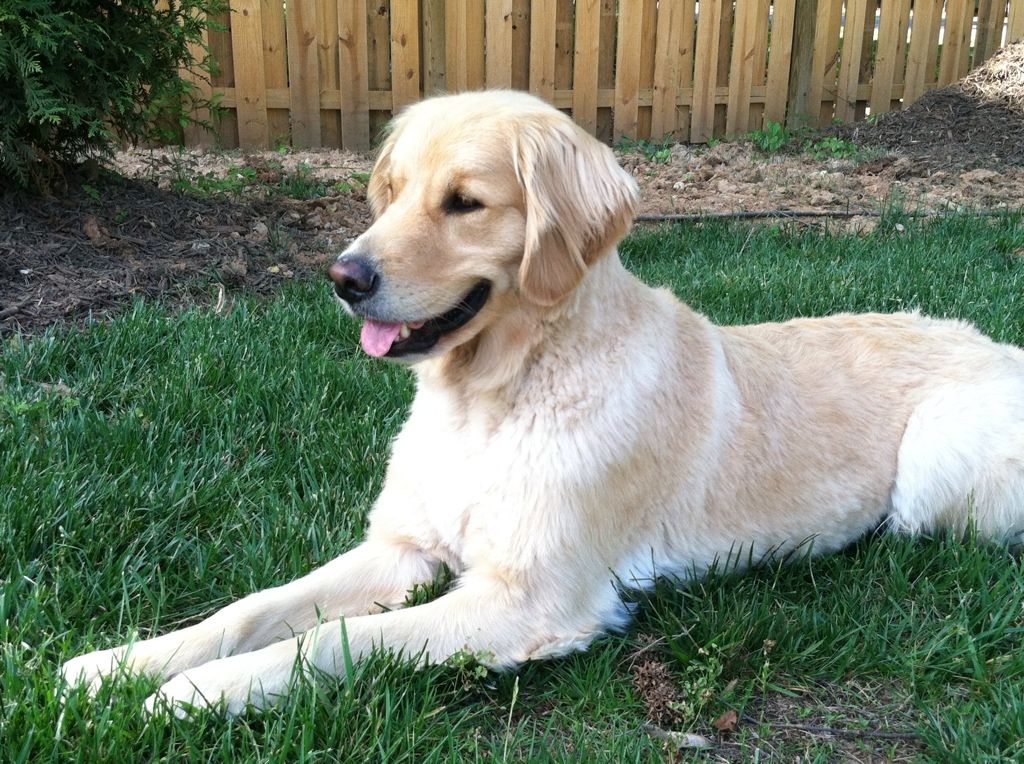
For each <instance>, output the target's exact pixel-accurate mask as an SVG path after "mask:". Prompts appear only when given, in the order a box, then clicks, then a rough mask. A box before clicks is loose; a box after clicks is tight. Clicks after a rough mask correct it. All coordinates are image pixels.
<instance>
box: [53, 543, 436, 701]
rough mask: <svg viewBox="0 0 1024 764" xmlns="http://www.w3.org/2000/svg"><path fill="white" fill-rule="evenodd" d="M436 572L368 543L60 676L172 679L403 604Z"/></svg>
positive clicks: (73, 663) (387, 546) (92, 680)
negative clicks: (331, 622) (320, 625)
mask: <svg viewBox="0 0 1024 764" xmlns="http://www.w3.org/2000/svg"><path fill="white" fill-rule="evenodd" d="M436 571H437V561H436V560H433V559H431V558H429V557H428V556H427V555H425V554H424V553H423V552H421V551H420V550H418V549H416V548H415V547H413V546H411V545H408V544H405V543H395V542H391V541H385V540H376V541H368V542H366V543H364V544H362V545H360V546H358V547H356V548H355V549H353V550H352V551H350V552H348V553H346V554H343V555H342V556H340V557H338V558H336V559H335V560H333V561H331V562H329V563H328V564H327V565H325V566H323V567H322V568H319V569H317V570H315V571H313V572H312V573H310V574H308V575H306V576H304V577H303V578H300V579H297V580H296V581H293V582H291V583H289V584H285V585H284V586H279V587H275V588H273V589H266V590H264V591H261V592H257V593H256V594H252V595H249V596H248V597H246V598H244V599H241V600H239V601H238V602H235V603H232V604H231V605H228V606H227V607H225V608H223V609H222V610H219V611H217V612H216V613H214V614H213V615H212V616H210V617H209V618H207V619H205V620H204V621H201V622H200V623H197V624H195V625H194V626H189V627H187V628H184V629H180V630H179V631H175V632H171V633H170V634H164V635H162V636H159V637H155V638H153V639H147V640H143V641H141V642H135V643H131V644H127V645H122V646H121V647H116V648H113V649H110V650H98V651H96V652H91V653H86V654H85V655H80V656H78V657H77V658H74V659H72V660H70V661H68V662H67V663H66V664H64V666H63V667H62V669H61V673H62V675H63V677H64V679H65V681H67V682H69V683H77V682H84V683H86V684H88V685H89V687H90V689H91V690H93V691H95V690H96V689H97V688H98V686H99V683H100V682H101V681H102V680H103V678H104V677H106V676H108V675H110V674H112V673H114V672H116V671H117V670H119V669H120V668H123V669H124V670H126V671H129V672H132V673H139V674H146V675H149V676H174V675H175V674H178V673H179V672H181V671H184V670H185V669H188V668H191V667H193V666H199V665H201V664H205V663H207V662H209V661H213V660H215V659H217V658H221V657H223V656H227V655H234V654H236V653H247V652H249V651H251V650H257V649H259V648H261V647H264V646H266V645H268V644H271V643H272V642H274V641H277V640H282V639H290V638H291V637H292V636H293V635H295V634H297V633H301V632H304V631H306V630H308V629H310V628H311V627H312V626H314V625H315V624H316V623H317V621H318V619H320V618H326V619H334V618H337V617H338V616H339V615H362V614H365V613H371V612H374V611H375V610H379V609H381V606H384V607H395V606H398V605H401V603H402V601H403V599H404V598H405V595H406V593H407V592H408V591H409V589H411V588H412V587H413V586H415V585H416V584H419V583H424V582H427V581H429V580H431V579H432V578H433V577H434V575H435V574H436ZM321 614H322V615H321Z"/></svg>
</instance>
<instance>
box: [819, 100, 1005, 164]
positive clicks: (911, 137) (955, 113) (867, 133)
mask: <svg viewBox="0 0 1024 764" xmlns="http://www.w3.org/2000/svg"><path fill="white" fill-rule="evenodd" d="M825 134H826V135H836V136H839V137H841V138H845V139H847V140H851V141H853V142H854V143H856V144H857V145H858V146H863V147H874V148H884V149H891V150H893V151H896V152H898V153H900V154H902V155H904V156H907V157H911V158H913V159H916V160H918V161H917V164H921V165H922V166H925V167H927V168H928V169H930V170H972V169H975V168H981V167H986V168H993V169H996V168H1002V167H1006V166H1024V113H1021V112H1020V111H1016V110H1014V109H1012V108H1010V107H1008V106H1007V105H1006V104H1005V103H1002V102H999V101H994V100H987V99H984V98H982V97H980V96H978V95H972V94H968V93H965V92H964V91H963V89H962V88H961V87H960V86H959V85H950V86H949V87H945V88H940V89H937V90H932V91H929V92H928V93H925V94H924V95H923V96H921V98H919V99H918V100H917V101H915V102H914V103H912V104H911V105H910V106H909V107H907V108H906V109H904V110H903V111H896V112H890V113H888V114H883V115H881V116H880V117H879V118H878V120H877V121H876V122H875V123H874V124H864V123H860V124H846V125H834V126H832V127H830V128H828V129H827V130H826V131H825Z"/></svg>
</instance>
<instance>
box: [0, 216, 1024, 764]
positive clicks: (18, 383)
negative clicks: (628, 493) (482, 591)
mask: <svg viewBox="0 0 1024 764" xmlns="http://www.w3.org/2000/svg"><path fill="white" fill-rule="evenodd" d="M894 222H895V221H894V220H889V221H886V222H885V223H883V225H882V226H881V227H880V229H879V230H878V231H877V232H876V233H874V234H872V235H870V236H867V237H864V238H855V237H837V236H825V235H821V234H819V233H816V232H813V231H799V230H793V229H788V228H778V227H759V228H750V227H744V226H725V225H711V226H705V227H683V228H665V229H659V230H640V231H638V232H637V233H635V234H634V235H633V236H632V237H631V238H630V239H629V240H628V241H627V242H626V243H625V245H624V247H623V249H624V253H625V257H626V259H627V261H628V263H629V265H630V266H631V267H632V268H633V269H634V270H635V271H637V272H638V273H639V274H640V275H641V276H642V277H643V278H644V279H646V280H647V281H649V282H651V283H658V284H666V285H670V286H671V287H672V288H673V289H674V290H675V291H676V292H677V293H678V294H679V295H680V296H681V297H682V298H684V299H685V300H687V301H689V302H690V303H691V304H693V305H694V306H695V307H697V308H698V309H700V310H702V311H704V312H706V313H708V314H709V315H710V316H711V317H712V318H713V319H715V320H717V321H719V322H751V321H762V320H776V319H785V318H789V317H793V316H808V315H819V314H828V313H835V312H839V311H848V310H854V311H861V310H882V311H892V310H904V309H914V308H920V309H921V310H923V311H925V312H927V313H930V314H934V315H943V316H957V317H963V318H967V319H970V320H972V321H974V322H976V323H977V324H978V325H979V326H980V327H981V328H982V329H984V330H985V331H987V332H989V333H990V334H992V335H994V336H995V337H997V338H998V339H1000V340H1004V341H1009V342H1015V343H1018V344H1024V226H1022V220H1021V218H1020V216H1017V217H1015V218H1007V219H999V220H992V219H989V220H981V219H976V218H969V217H962V218H956V219H951V220H945V221H939V222H934V223H930V224H924V223H915V222H910V221H906V220H904V221H901V222H902V223H903V224H904V226H905V229H904V230H903V232H899V231H897V229H896V228H895V226H894ZM0 369H2V376H0V662H2V665H3V675H2V677H0V761H17V762H20V761H57V760H59V761H64V760H69V761H107V762H122V761H145V762H150V761H160V760H178V759H180V758H184V757H188V760H190V761H195V762H204V761H224V762H227V761H231V762H239V761H279V762H295V761H317V762H320V761H336V760H345V761H372V760H380V761H388V762H397V761H415V762H428V761H466V760H475V759H483V760H524V761H525V760H529V761H547V760H560V761H588V762H589V761H634V760H639V761H660V760H663V758H664V757H665V755H666V754H665V743H664V742H662V741H660V740H658V739H654V738H652V737H651V736H650V735H648V734H646V733H645V732H644V731H643V725H644V724H645V722H653V723H655V724H657V725H658V726H659V727H661V728H662V729H665V730H671V731H693V732H697V733H701V734H704V735H708V736H712V737H714V734H715V733H714V730H713V728H712V726H711V725H712V722H713V721H714V720H715V719H716V718H717V717H718V716H719V715H720V714H721V713H722V712H724V711H727V710H729V709H735V710H737V711H738V713H739V714H740V716H741V718H742V719H743V721H741V724H740V728H739V730H738V731H736V732H733V733H731V734H727V735H725V736H723V737H722V739H721V740H720V741H717V740H716V747H715V748H714V749H712V751H711V752H710V753H698V752H692V751H688V752H684V754H683V756H684V757H693V758H695V759H698V760H709V761H715V760H720V759H722V758H724V759H728V760H738V761H747V760H753V759H755V758H756V757H759V758H761V759H762V760H783V759H784V760H793V758H794V757H795V756H797V755H800V756H804V757H805V758H804V760H805V761H815V760H820V761H828V760H835V759H836V758H839V757H841V756H853V757H856V758H865V759H866V758H868V757H869V756H871V755H883V756H884V755H889V756H900V757H903V756H909V757H914V756H917V757H921V758H922V759H935V758H940V759H943V760H956V759H959V760H961V761H972V762H975V761H981V760H983V759H984V758H985V757H992V758H993V759H999V758H1006V757H1014V756H1016V757H1018V758H1019V757H1021V756H1024V742H1022V741H1024V649H1022V648H1024V571H1022V569H1021V563H1020V561H1019V560H1018V559H1016V558H1015V557H1013V556H1011V555H1010V554H1009V553H1008V552H1007V551H1006V550H1005V549H1000V548H993V547H988V546H985V545H981V544H975V543H971V542H970V541H968V542H961V541H959V540H953V539H937V540H917V541H913V540H907V539H902V538H895V537H886V536H880V537H878V538H874V539H870V540H865V541H864V542H862V543H860V544H858V545H856V546H854V547H853V548H851V549H849V550H847V551H845V552H844V553H842V554H840V555H836V556H833V557H830V558H826V559H819V560H814V561H808V560H806V559H802V560H796V561H794V562H793V563H792V564H790V565H788V566H784V567H781V568H780V567H772V568H763V569H760V570H758V571H755V572H753V573H750V574H746V575H743V576H737V575H731V574H729V573H728V571H722V572H720V573H719V574H717V575H714V576H712V577H711V578H709V579H708V580H706V581H705V582H703V583H702V584H700V585H697V586H693V587H691V588H689V589H685V590H681V589H679V588H678V587H675V586H673V585H670V584H664V585H662V586H661V587H659V590H658V591H657V592H656V593H655V594H653V595H651V596H650V597H649V598H647V599H646V601H645V604H644V605H643V607H642V608H641V615H640V617H639V618H638V620H637V622H636V624H635V625H634V626H633V628H631V630H630V631H629V632H628V633H627V634H625V635H620V636H612V637H609V638H606V639H604V640H602V641H600V642H599V643H597V644H595V646H594V647H593V648H592V649H591V650H590V652H589V653H587V654H582V655H576V656H572V657H569V658H566V659H562V660H557V661H550V662H545V663H537V664H531V665H528V666H526V667H524V668H522V669H521V670H520V671H518V672H516V673H514V674H505V675H497V674H487V675H485V676H483V677H481V676H479V673H480V672H477V671H475V670H474V667H472V666H445V667H433V668H429V669H426V670H424V671H419V672H417V671H413V670H412V669H411V668H410V667H409V666H408V665H407V664H405V663H403V662H402V661H400V660H396V659H394V658H392V657H387V656H379V657H377V658H375V659H373V660H371V661H369V662H367V663H365V664H363V665H362V666H360V667H359V669H358V671H357V672H356V676H355V677H353V680H352V681H351V682H346V683H339V682H337V681H330V680H322V681H318V682H317V683H316V684H315V685H308V686H305V687H304V688H303V689H302V690H301V691H299V692H297V693H295V695H294V696H293V697H291V698H290V699H289V700H288V701H287V702H286V703H285V704H284V705H283V706H281V707H279V708H277V709H275V710H273V711H270V712H266V713H262V714H254V715H250V716H247V717H243V718H239V719H234V720H230V721H225V720H222V719H219V718H216V717H210V716H206V715H202V716H200V717H199V718H198V719H196V720H193V721H190V722H181V721H159V722H156V723H152V724H147V723H146V722H145V720H144V719H143V717H142V715H141V712H140V709H141V705H142V701H143V699H144V698H145V697H146V696H147V695H148V694H149V693H150V692H152V690H153V689H154V684H153V683H151V682H149V681H145V680H138V679H136V680H130V681H125V682H122V683H119V684H117V685H116V686H115V687H113V688H108V689H105V690H104V691H103V692H102V693H101V695H100V697H99V698H98V699H97V700H96V701H89V700H88V699H86V698H85V697H84V695H83V694H82V693H81V692H79V693H77V694H73V695H71V697H70V698H69V700H68V703H67V705H66V709H65V713H64V716H63V719H62V720H61V722H60V724H59V725H58V718H59V717H60V715H61V707H60V704H59V702H58V699H57V688H58V681H57V667H58V665H59V664H60V662H61V661H62V660H64V659H67V658H69V657H71V656H73V655H75V654H77V653H79V652H81V651H83V650H87V649H94V648H101V647H107V646H111V645H114V644H118V643H121V642H123V641H125V639H126V638H127V637H129V636H130V635H131V634H133V633H135V632H137V633H138V634H140V635H142V636H148V635H150V634H152V633H154V632H164V631H167V630H170V629H174V628H176V627H179V626H181V625H183V624H187V623H191V622H194V621H195V620H196V619H198V618H201V617H203V616H205V615H208V614H210V613H212V612H213V611H214V610H215V609H216V608H218V607H220V606H223V605H224V604H226V603H228V602H230V601H231V600H234V599H236V598H238V597H241V596H243V595H245V594H247V593H249V592H252V591H254V590H256V589H260V588H263V587H267V586H271V585H275V584H280V583H283V582H285V581H288V580H290V579H292V578H294V577H296V576H299V575H301V574H303V573H305V572H307V571H308V570H309V569H311V568H312V567H314V566H316V565H319V564H321V563H323V562H326V561H327V560H328V559H330V558H331V557H333V556H335V555H337V554H339V553H341V552H343V551H344V550H346V549H348V548H350V547H351V546H353V545H354V544H355V543H356V542H357V541H358V540H359V538H360V537H361V535H362V533H363V526H364V517H365V515H366V512H367V510H368V509H369V507H370V505H371V503H372V501H373V498H374V496H375V494H376V492H377V490H378V488H379V485H380V480H381V475H382V472H383V468H384V464H385V461H386V459H387V452H388V443H389V440H390V438H391V437H392V436H393V435H394V433H395V432H396V430H397V429H398V427H399V426H400V424H401V422H402V419H403V416H404V412H405V410H406V407H407V405H408V402H409V400H410V396H411V395H412V386H411V380H410V377H409V375H408V374H407V373H406V372H405V371H403V370H401V369H399V368H396V367H394V366H391V365H388V364H386V363H382V362H378V361H371V360H368V359H367V358H365V357H364V356H362V355H361V352H360V351H359V349H358V346H357V328H356V325H355V324H354V323H353V322H351V321H349V320H348V319H346V318H345V317H344V316H343V315H342V314H341V312H340V311H339V310H338V308H337V306H336V305H335V304H334V303H333V302H332V301H331V300H330V299H329V296H328V292H327V289H326V286H324V285H323V284H310V285H297V286H295V287H293V288H291V289H289V290H288V291H286V292H285V293H283V294H282V295H280V296H279V297H277V298H275V299H273V300H269V301H258V300H255V299H246V298H243V297H238V298H237V299H236V301H235V302H234V303H233V305H232V308H231V310H230V312H228V313H227V314H226V315H216V314H214V313H212V312H209V311H195V312H187V313H184V314H182V313H180V312H177V313H175V312H172V311H169V310H166V309H163V308H161V307H160V306H158V305H144V304H140V305H137V306H136V307H135V308H134V309H133V310H132V311H131V312H130V313H128V314H126V315H123V316H121V317H120V318H118V319H116V320H114V321H113V322H111V323H107V324H97V325H95V326H93V327H91V328H90V329H88V330H87V331H84V332H61V331H55V332H51V333H49V334H47V335H45V336H41V337H38V338H36V339H34V340H32V341H31V342H22V341H20V340H19V339H18V338H13V339H10V340H9V341H8V342H7V344H6V346H5V348H4V351H3V354H2V355H0ZM1022 457H1024V455H1022ZM784 723H788V724H806V725H812V726H815V727H832V728H842V729H845V730H851V731H856V730H858V729H863V728H869V729H875V730H878V729H883V730H889V731H900V732H908V731H909V732H914V733H917V735H919V738H918V739H917V740H914V741H909V742H908V741H907V740H902V739H887V738H875V737H862V736H857V735H849V736H845V737H836V736H833V735H828V734H823V733H813V732H808V731H800V730H795V729H792V728H788V727H783V726H781V725H782V724H784ZM670 758H671V757H670Z"/></svg>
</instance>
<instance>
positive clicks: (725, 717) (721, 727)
mask: <svg viewBox="0 0 1024 764" xmlns="http://www.w3.org/2000/svg"><path fill="white" fill-rule="evenodd" d="M739 723H740V716H739V714H737V713H736V709H734V708H730V709H729V710H728V711H726V712H725V713H724V714H722V715H721V716H719V717H718V718H717V719H715V721H714V722H713V723H712V724H711V726H712V727H714V728H715V729H716V730H718V731H719V732H735V731H736V728H737V727H738V726H739Z"/></svg>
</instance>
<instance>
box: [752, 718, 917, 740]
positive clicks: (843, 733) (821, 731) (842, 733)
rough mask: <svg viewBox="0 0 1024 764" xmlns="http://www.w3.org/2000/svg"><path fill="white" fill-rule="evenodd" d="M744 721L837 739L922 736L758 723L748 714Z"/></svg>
mask: <svg viewBox="0 0 1024 764" xmlns="http://www.w3.org/2000/svg"><path fill="white" fill-rule="evenodd" d="M742 719H743V721H744V722H746V723H748V724H764V725H765V726H768V727H772V728H774V729H784V730H799V731H800V732H809V733H811V734H813V735H834V736H835V737H852V738H869V737H873V738H881V739H882V740H920V739H921V736H920V735H918V734H917V733H916V732H886V731H884V730H852V729H839V728H836V727H818V726H816V725H813V724H788V723H786V722H770V721H758V720H757V719H755V718H754V717H752V716H747V715H746V714H744V715H743V717H742Z"/></svg>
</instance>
